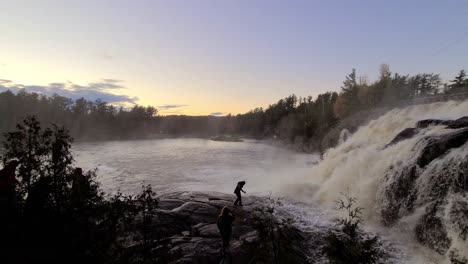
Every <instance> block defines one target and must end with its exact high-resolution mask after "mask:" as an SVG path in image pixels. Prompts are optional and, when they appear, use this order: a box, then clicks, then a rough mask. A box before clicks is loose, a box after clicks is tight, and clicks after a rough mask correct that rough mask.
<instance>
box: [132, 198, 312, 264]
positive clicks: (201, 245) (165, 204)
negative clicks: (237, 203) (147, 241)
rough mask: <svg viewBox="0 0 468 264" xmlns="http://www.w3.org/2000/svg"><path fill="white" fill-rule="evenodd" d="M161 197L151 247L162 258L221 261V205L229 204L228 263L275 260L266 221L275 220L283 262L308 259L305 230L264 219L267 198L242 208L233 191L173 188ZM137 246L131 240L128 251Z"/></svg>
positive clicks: (249, 201) (248, 202)
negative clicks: (175, 189)
mask: <svg viewBox="0 0 468 264" xmlns="http://www.w3.org/2000/svg"><path fill="white" fill-rule="evenodd" d="M158 199H159V208H158V209H157V210H156V214H155V217H154V221H153V223H152V225H153V227H152V229H153V230H155V232H154V235H153V237H152V238H151V245H152V246H151V247H152V249H151V252H152V254H155V255H158V256H160V258H159V259H158V260H159V262H164V263H178V264H180V263H200V264H203V263H207V264H209V263H220V261H221V259H222V258H223V257H222V254H221V239H220V235H219V231H218V227H217V225H216V220H217V217H218V215H219V213H220V210H221V209H222V208H223V207H224V206H228V207H229V208H230V209H231V210H232V211H233V214H234V215H235V216H236V220H235V221H234V223H233V233H232V240H231V245H230V249H229V258H230V260H231V261H232V262H229V263H256V262H255V259H259V258H260V259H261V260H262V261H264V262H263V263H273V262H274V258H275V256H274V255H273V252H272V250H271V246H270V244H271V242H272V241H270V239H269V234H268V235H267V234H266V233H265V228H266V226H265V225H266V224H267V222H268V223H274V226H271V228H272V230H275V231H274V237H275V238H276V239H278V240H277V241H273V242H274V243H277V245H282V246H279V247H277V250H280V249H281V247H283V249H282V251H281V259H282V261H280V262H279V263H307V260H306V253H305V250H306V249H305V246H304V245H305V244H304V243H303V241H304V235H303V234H302V232H301V231H300V230H298V229H296V228H294V227H293V226H292V225H283V224H281V221H280V220H279V219H276V218H275V220H274V221H270V220H271V219H264V218H265V217H268V213H266V214H265V212H266V211H265V204H266V202H267V201H266V198H261V197H245V198H244V199H243V201H244V206H243V207H234V206H232V203H233V201H234V195H227V194H223V193H216V192H213V193H196V192H171V193H167V194H162V195H160V196H159V197H158ZM272 217H273V216H272ZM268 228H270V227H268ZM275 245H276V244H275ZM137 247H138V246H137V245H131V244H130V245H129V246H128V250H129V251H131V250H132V249H133V250H136V248H137ZM278 248H279V249H278ZM161 256H163V257H161ZM269 260H271V262H268V261H269ZM252 261H254V262H252ZM265 261H266V262H265Z"/></svg>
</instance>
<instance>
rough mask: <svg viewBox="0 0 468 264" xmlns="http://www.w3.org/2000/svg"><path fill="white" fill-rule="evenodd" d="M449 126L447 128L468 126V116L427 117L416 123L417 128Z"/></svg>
mask: <svg viewBox="0 0 468 264" xmlns="http://www.w3.org/2000/svg"><path fill="white" fill-rule="evenodd" d="M441 125H442V126H447V128H451V129H456V128H463V127H468V116H464V117H461V118H458V119H457V120H440V119H426V120H421V121H419V122H417V123H416V127H417V128H427V127H428V126H441Z"/></svg>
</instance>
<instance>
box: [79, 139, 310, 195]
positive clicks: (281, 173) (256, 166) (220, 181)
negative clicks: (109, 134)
mask: <svg viewBox="0 0 468 264" xmlns="http://www.w3.org/2000/svg"><path fill="white" fill-rule="evenodd" d="M73 150H74V152H75V157H76V163H77V165H78V166H81V167H83V168H85V169H92V168H97V169H98V180H99V181H100V182H101V184H102V187H103V189H104V190H106V191H116V190H117V189H120V190H121V191H123V192H135V191H139V189H140V186H141V185H142V183H145V184H151V185H152V186H153V188H154V189H155V190H156V191H171V190H193V191H220V192H226V193H232V192H233V190H234V187H235V185H236V183H237V181H240V180H246V181H247V185H246V188H245V190H246V191H247V192H249V193H268V192H273V193H276V192H279V191H280V190H281V187H282V186H285V185H287V184H292V183H293V182H294V180H295V179H299V178H301V179H302V178H305V176H307V174H308V173H310V172H309V171H310V167H311V166H313V163H315V162H316V161H317V159H318V158H317V156H315V155H310V154H304V153H296V152H292V151H289V150H286V149H282V148H278V147H273V146H270V145H266V144H263V143H261V142H258V141H253V140H247V141H244V142H218V141H210V140H204V139H162V140H137V141H109V142H98V143H79V144H76V145H74V146H73Z"/></svg>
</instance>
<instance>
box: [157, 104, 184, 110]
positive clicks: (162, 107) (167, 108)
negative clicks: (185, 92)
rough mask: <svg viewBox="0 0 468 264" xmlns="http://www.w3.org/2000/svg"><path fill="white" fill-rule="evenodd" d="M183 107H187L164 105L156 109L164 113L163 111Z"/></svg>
mask: <svg viewBox="0 0 468 264" xmlns="http://www.w3.org/2000/svg"><path fill="white" fill-rule="evenodd" d="M184 106H188V105H184V104H166V105H160V106H158V108H159V109H161V110H162V111H164V110H169V109H174V108H179V107H184Z"/></svg>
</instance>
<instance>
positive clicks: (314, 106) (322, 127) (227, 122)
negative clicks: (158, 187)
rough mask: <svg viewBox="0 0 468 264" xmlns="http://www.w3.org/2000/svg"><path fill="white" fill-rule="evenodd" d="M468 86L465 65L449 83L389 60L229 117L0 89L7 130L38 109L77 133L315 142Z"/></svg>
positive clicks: (1, 121)
mask: <svg viewBox="0 0 468 264" xmlns="http://www.w3.org/2000/svg"><path fill="white" fill-rule="evenodd" d="M464 92H468V78H467V76H466V73H465V71H464V70H461V71H460V72H459V73H458V74H457V75H456V76H455V77H454V79H453V80H451V81H449V82H448V83H443V82H442V80H441V78H440V75H439V74H433V73H421V74H417V75H413V76H410V75H401V74H398V73H392V72H391V71H390V68H389V66H388V65H386V64H383V65H381V67H380V75H379V77H378V78H377V80H375V81H374V82H368V81H367V80H366V79H365V78H362V77H360V76H358V74H357V72H356V70H355V69H353V70H352V71H351V73H350V74H349V75H348V76H346V78H345V80H344V82H343V85H342V86H341V90H340V91H339V92H326V93H322V94H319V95H318V96H316V97H315V98H313V97H312V96H308V97H297V96H296V95H290V96H288V97H286V98H284V99H280V100H279V101H278V102H276V103H274V104H271V105H269V106H268V107H266V108H255V109H253V110H251V111H249V112H247V113H245V114H238V115H227V116H223V117H215V116H183V115H178V116H175V115H174V116H160V115H158V111H157V109H156V108H155V107H152V106H148V107H144V106H139V105H135V106H133V107H132V108H130V109H124V108H122V107H120V108H118V107H115V106H113V105H111V104H108V103H106V102H103V101H101V100H97V101H94V102H92V101H88V100H85V99H84V98H81V99H78V100H76V101H73V100H71V99H69V98H65V97H62V96H60V95H53V96H50V97H49V96H44V95H41V94H37V93H29V92H27V91H25V90H21V91H19V92H18V93H16V94H14V93H13V92H11V91H5V92H2V93H0V132H5V131H10V130H12V129H14V127H15V124H16V123H17V122H19V121H20V120H22V119H23V118H24V117H25V116H28V115H35V116H36V117H37V118H38V119H39V120H40V121H41V122H44V123H58V124H61V125H64V126H66V127H67V128H69V129H70V131H71V135H72V136H73V137H74V138H75V139H77V140H110V139H138V138H157V137H162V136H195V137H207V136H213V135H219V134H235V135H241V136H250V137H256V138H265V137H277V138H280V139H283V140H288V141H290V142H297V141H299V142H310V141H313V140H319V139H320V138H321V137H323V136H324V135H325V134H326V133H327V131H328V130H329V129H330V128H332V127H333V126H335V125H336V124H337V123H338V122H339V121H340V120H342V119H344V118H346V117H347V116H350V115H352V114H354V113H356V112H358V111H363V110H369V109H373V108H377V107H381V106H384V105H387V106H391V105H395V104H397V103H398V102H401V101H404V100H412V99H416V98H419V97H425V96H431V95H436V94H454V93H464ZM2 134H3V133H2Z"/></svg>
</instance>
